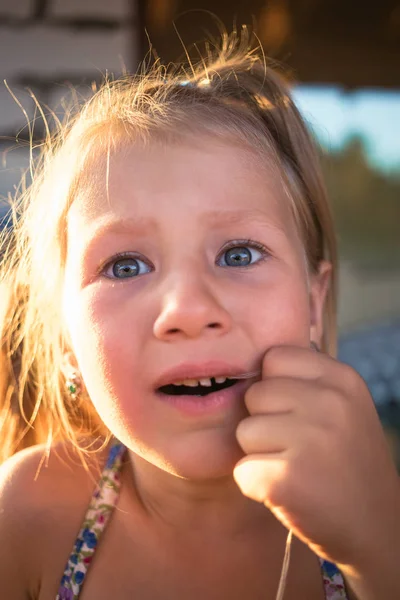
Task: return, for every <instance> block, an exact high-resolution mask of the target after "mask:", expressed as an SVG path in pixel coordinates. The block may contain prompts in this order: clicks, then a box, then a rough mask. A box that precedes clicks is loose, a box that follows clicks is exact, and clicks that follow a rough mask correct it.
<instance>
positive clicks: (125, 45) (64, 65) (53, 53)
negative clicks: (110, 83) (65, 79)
mask: <svg viewBox="0 0 400 600" xmlns="http://www.w3.org/2000/svg"><path fill="white" fill-rule="evenodd" d="M0 31H1V33H0V36H1V37H0V45H1V48H2V49H5V50H6V49H8V51H4V52H3V51H1V52H0V77H1V80H3V79H10V80H11V81H12V79H16V78H18V76H20V75H21V74H25V75H26V74H31V75H34V76H35V77H41V76H45V77H46V78H47V77H53V78H54V79H58V78H59V76H60V75H62V74H70V73H74V74H76V75H79V74H85V75H86V74H88V73H98V72H101V73H104V72H105V70H106V69H108V70H110V71H113V72H117V73H118V72H121V58H122V59H123V60H125V62H126V63H128V64H132V62H133V61H132V59H131V56H129V54H130V52H131V47H132V46H133V43H132V41H131V40H130V39H129V38H130V33H129V32H128V31H126V30H125V29H123V30H113V31H110V32H104V31H92V30H90V31H79V30H76V31H74V30H70V29H64V28H55V27H49V26H46V25H44V24H39V25H35V26H33V27H29V28H27V29H20V30H14V29H4V28H3V30H0Z"/></svg>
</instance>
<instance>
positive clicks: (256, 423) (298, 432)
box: [236, 413, 309, 454]
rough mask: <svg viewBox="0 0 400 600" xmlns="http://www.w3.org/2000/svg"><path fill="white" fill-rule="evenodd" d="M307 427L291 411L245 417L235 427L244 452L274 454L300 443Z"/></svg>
mask: <svg viewBox="0 0 400 600" xmlns="http://www.w3.org/2000/svg"><path fill="white" fill-rule="evenodd" d="M308 429H309V427H308V426H307V424H306V423H302V422H301V420H300V419H299V418H298V417H297V416H296V415H294V414H293V413H290V414H285V415H281V414H279V415H268V416H265V415H258V416H255V417H247V418H246V419H243V421H241V422H240V423H239V425H238V427H237V429H236V438H237V441H238V442H239V445H240V446H241V448H242V449H243V451H244V452H245V453H246V454H259V453H263V454H270V453H273V454H276V453H278V452H285V451H286V450H289V449H291V448H293V447H296V446H298V445H299V444H300V441H301V439H302V438H304V436H305V434H306V431H305V430H308Z"/></svg>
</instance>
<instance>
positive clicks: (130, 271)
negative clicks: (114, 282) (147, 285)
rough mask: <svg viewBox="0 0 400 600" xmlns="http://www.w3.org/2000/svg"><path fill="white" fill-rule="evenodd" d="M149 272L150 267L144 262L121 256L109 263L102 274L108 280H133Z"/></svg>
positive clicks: (132, 257)
mask: <svg viewBox="0 0 400 600" xmlns="http://www.w3.org/2000/svg"><path fill="white" fill-rule="evenodd" d="M150 271H151V267H150V265H148V264H147V263H146V262H145V261H143V260H141V259H139V258H136V257H134V256H121V257H120V258H118V257H116V258H114V260H112V261H111V262H109V263H108V265H106V267H105V269H104V271H103V273H104V275H105V276H106V277H109V278H110V279H133V278H135V277H138V276H139V275H143V274H144V273H150Z"/></svg>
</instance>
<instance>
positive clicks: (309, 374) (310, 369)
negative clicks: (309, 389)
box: [262, 346, 350, 379]
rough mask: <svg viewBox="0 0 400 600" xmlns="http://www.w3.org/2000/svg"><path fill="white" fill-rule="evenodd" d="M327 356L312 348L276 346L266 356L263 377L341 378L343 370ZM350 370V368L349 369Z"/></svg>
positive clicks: (263, 364)
mask: <svg viewBox="0 0 400 600" xmlns="http://www.w3.org/2000/svg"><path fill="white" fill-rule="evenodd" d="M343 367H344V369H346V367H347V365H343V364H342V363H339V362H338V361H336V360H335V359H333V358H331V357H330V356H328V355H327V354H322V353H318V352H315V350H313V349H311V348H300V347H297V346H275V347H273V348H270V349H269V350H268V351H267V352H266V353H265V355H264V359H263V363H262V377H263V379H266V378H268V377H298V378H301V379H320V378H328V379H335V378H337V377H340V374H341V372H342V368H343ZM349 369H350V367H349Z"/></svg>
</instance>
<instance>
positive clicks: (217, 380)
mask: <svg viewBox="0 0 400 600" xmlns="http://www.w3.org/2000/svg"><path fill="white" fill-rule="evenodd" d="M214 379H215V383H225V381H226V380H227V379H228V378H227V377H215V378H214Z"/></svg>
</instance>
